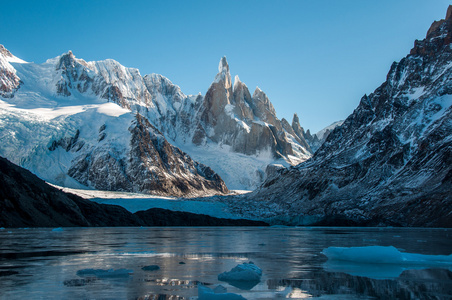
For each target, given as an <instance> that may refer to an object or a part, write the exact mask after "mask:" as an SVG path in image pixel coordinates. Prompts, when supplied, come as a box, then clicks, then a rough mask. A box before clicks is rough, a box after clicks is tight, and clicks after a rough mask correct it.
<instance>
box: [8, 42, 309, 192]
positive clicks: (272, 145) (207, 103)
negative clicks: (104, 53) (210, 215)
mask: <svg viewBox="0 0 452 300" xmlns="http://www.w3.org/2000/svg"><path fill="white" fill-rule="evenodd" d="M6 51H7V50H6V49H5V51H4V52H5V53H9V51H8V52H6ZM8 55H9V56H10V57H12V54H8ZM3 56H4V55H3V54H1V53H0V58H1V57H3ZM5 66H6V67H7V68H10V69H8V70H9V71H10V72H9V73H8V74H9V75H8V76H9V77H7V82H6V83H7V85H6V88H5V89H6V90H7V92H6V93H4V95H3V96H4V97H2V99H1V101H3V102H4V103H2V107H3V108H4V109H7V107H9V108H8V109H7V110H9V111H11V112H14V114H13V115H14V116H15V117H17V118H19V119H20V117H19V116H18V115H19V114H23V115H24V116H27V118H33V117H34V118H36V119H39V120H41V121H44V120H46V121H47V122H50V121H51V122H62V121H63V119H64V118H71V119H73V118H76V119H77V121H76V122H75V123H77V124H78V125H77V126H80V122H85V121H88V118H85V117H81V118H80V116H81V115H83V114H86V115H87V116H88V115H89V116H90V117H93V118H96V116H95V113H96V112H97V113H100V114H106V115H109V116H112V117H114V116H118V117H119V116H121V115H122V114H123V113H124V112H125V111H130V112H131V113H132V114H133V115H136V114H139V115H141V116H142V117H143V118H145V119H146V120H147V121H149V123H150V124H151V125H152V126H154V127H155V128H156V129H157V130H158V131H159V132H160V133H161V134H162V135H163V136H164V137H165V138H166V139H167V140H168V141H169V142H170V143H171V144H173V145H176V146H178V147H179V148H183V149H184V151H186V154H188V155H190V156H192V155H194V156H196V157H197V159H198V160H199V162H201V163H204V164H207V165H209V166H210V167H211V168H212V169H213V170H216V171H217V172H218V173H220V174H222V177H224V178H226V181H227V184H228V185H229V186H230V187H231V188H233V189H244V190H249V189H254V188H256V187H257V186H258V185H259V184H260V183H261V182H262V181H263V180H264V178H265V169H266V166H267V165H268V164H270V163H275V162H280V161H281V160H282V161H285V162H284V164H285V165H286V166H290V165H291V164H292V165H294V164H297V163H299V162H301V161H304V160H306V159H308V158H309V157H310V156H311V150H310V148H309V146H308V144H307V142H304V135H303V134H304V131H303V129H302V128H301V127H300V128H301V131H297V133H296V132H295V131H293V130H289V131H287V130H283V128H282V126H281V122H280V120H279V119H278V118H277V117H276V112H275V110H274V107H273V105H272V104H271V102H270V100H269V99H268V97H267V96H266V95H265V93H264V92H263V91H262V90H260V89H259V88H256V90H255V92H254V93H253V95H251V94H250V92H249V90H248V88H247V86H246V85H245V84H244V83H242V82H241V81H240V79H239V78H238V76H236V80H235V82H234V87H232V85H231V75H230V72H229V65H228V63H227V60H226V57H223V58H221V60H220V64H219V68H218V74H217V75H216V76H215V80H214V82H213V83H212V86H211V87H210V88H209V90H208V91H207V93H206V95H205V96H203V95H201V94H199V95H195V96H193V95H185V94H184V93H183V92H182V91H181V89H180V88H179V87H178V86H177V85H175V84H173V83H172V82H171V81H170V80H169V79H168V78H166V77H164V76H162V75H159V74H149V75H145V76H141V74H140V72H139V70H138V69H135V68H126V67H124V66H122V65H121V64H120V63H118V62H117V61H115V60H112V59H106V60H103V61H91V62H86V61H85V60H83V59H80V58H76V57H75V55H74V53H72V51H68V52H67V53H64V54H62V55H60V56H58V57H56V58H53V59H49V60H47V61H46V63H43V64H34V63H24V64H20V65H19V64H15V65H14V67H13V66H12V65H11V64H9V63H8V62H7V61H5ZM6 67H5V68H6ZM214 87H215V88H214ZM213 91H215V92H213ZM106 103H109V105H110V106H109V108H107V106H106ZM113 103H115V104H117V105H119V106H120V107H121V108H118V107H117V108H113V106H112V105H113ZM93 109H97V110H95V111H93ZM108 110H110V112H108ZM112 110H115V111H116V112H115V113H113V112H112ZM5 113H6V111H5ZM19 119H18V120H19ZM72 123H73V124H72V125H75V123H74V122H72ZM52 126H53V124H52ZM101 126H102V124H99V125H98V129H99V128H100V127H101ZM13 127H14V125H13ZM54 128H55V129H56V130H57V131H59V133H57V134H56V133H52V134H49V135H48V136H49V137H50V136H54V135H55V134H56V137H55V138H56V139H57V140H58V139H61V138H65V139H67V138H70V137H68V136H65V137H64V136H63V137H61V135H62V131H61V129H62V127H61V126H60V125H56V126H54ZM15 130H17V128H16V129H14V132H15ZM77 130H78V128H71V129H70V130H67V132H68V133H71V134H72V135H73V134H75V132H76V131H77ZM99 130H100V129H99ZM80 137H83V134H82V135H81V136H80ZM91 137H92V138H94V135H91ZM100 139H101V138H100V137H99V142H102V141H101V140H100ZM102 139H103V138H102ZM17 142H19V141H17ZM53 142H54V141H48V142H47V143H45V144H48V143H50V144H52V143H53ZM19 143H21V142H19ZM12 144H14V142H12ZM16 145H18V143H16ZM87 145H88V144H86V146H87ZM90 145H91V147H95V146H94V141H93V142H92V143H90ZM42 147H44V148H45V147H46V146H44V145H43V146H42ZM122 148H123V149H126V148H127V147H122ZM12 149H13V148H11V147H9V150H6V149H5V151H6V152H4V153H3V155H5V156H7V157H8V155H10V156H11V158H12V159H13V161H15V162H16V163H20V162H22V164H21V165H22V166H26V165H29V163H30V161H33V160H34V159H35V158H30V157H29V155H30V153H29V152H27V153H25V152H23V151H19V152H20V153H21V154H20V155H19V154H17V153H12V152H14V151H12ZM216 149H222V150H221V152H222V153H224V154H225V155H226V157H228V158H229V159H230V160H231V161H233V162H234V163H232V164H231V163H230V162H229V163H224V162H223V161H222V160H218V159H214V158H213V157H214V156H215V155H214V153H212V152H215V151H216ZM226 150H227V151H226ZM8 151H12V152H10V154H8ZM41 152H42V151H41ZM112 153H116V152H115V151H113V152H112ZM199 153H204V154H203V155H198V154H199ZM263 153H265V155H263ZM267 153H268V155H269V156H268V155H267ZM0 154H1V152H0ZM24 155H25V156H24ZM34 155H36V154H34ZM66 156H67V155H66ZM114 156H116V157H117V154H114ZM66 159H68V156H67V158H66ZM72 159H73V158H72ZM57 161H58V160H57ZM77 161H78V163H80V162H81V161H80V160H77ZM72 163H73V162H71V161H66V162H65V163H64V165H65V166H66V167H64V168H60V167H58V168H57V169H60V170H63V172H65V171H64V170H66V171H68V170H69V169H70V167H67V165H68V164H69V165H70V164H72ZM240 164H244V165H247V166H248V169H247V172H240V171H237V170H236V169H240V167H239V165H240ZM32 165H33V166H34V167H37V164H36V163H33V164H32ZM232 165H235V166H237V167H231V166H232ZM38 173H39V172H38ZM40 174H41V173H40ZM61 178H62V177H61ZM187 178H188V177H187ZM46 179H49V180H50V178H46ZM54 182H57V183H60V184H62V183H63V182H65V180H64V181H61V180H57V181H55V179H54ZM83 184H88V185H90V184H92V183H91V181H84V183H83Z"/></svg>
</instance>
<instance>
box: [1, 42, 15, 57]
mask: <svg viewBox="0 0 452 300" xmlns="http://www.w3.org/2000/svg"><path fill="white" fill-rule="evenodd" d="M0 54H1V55H3V56H5V57H11V56H13V55H12V54H11V52H9V50H8V49H6V48H5V47H4V46H3V45H1V44H0Z"/></svg>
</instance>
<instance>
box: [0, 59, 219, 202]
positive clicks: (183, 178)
mask: <svg viewBox="0 0 452 300" xmlns="http://www.w3.org/2000/svg"><path fill="white" fill-rule="evenodd" d="M0 55H1V57H2V61H6V62H7V63H6V64H4V66H5V67H4V68H5V69H6V70H14V71H11V72H10V73H6V72H3V73H2V74H14V76H16V77H17V78H18V82H19V84H20V85H19V86H18V87H16V88H15V89H14V88H13V89H10V90H9V91H7V92H8V93H9V94H8V95H7V96H8V97H9V98H6V97H2V99H1V100H0V112H1V113H0V126H1V140H2V143H1V145H0V153H1V155H3V156H6V157H7V158H8V159H10V160H12V161H13V162H15V163H17V164H20V165H21V166H23V167H25V168H27V169H29V170H31V171H33V172H34V173H35V174H36V175H38V176H39V177H41V178H43V179H45V180H46V181H49V182H51V183H55V184H58V185H62V186H69V187H70V186H72V187H79V188H80V187H81V188H83V187H84V188H95V189H104V190H119V191H130V192H143V193H153V194H162V195H177V196H198V195H205V194H215V193H226V192H228V190H227V187H226V185H225V184H224V182H223V181H222V179H221V178H220V177H219V176H218V175H217V174H216V173H215V172H214V171H213V170H212V169H210V168H209V167H208V166H205V165H203V164H200V163H198V162H196V161H193V160H192V159H191V158H190V156H189V155H187V154H186V153H184V152H183V151H181V150H180V149H179V148H177V147H174V146H172V145H171V144H170V143H168V141H167V140H166V139H165V137H164V136H163V135H162V134H161V133H160V132H159V131H158V130H157V129H156V128H155V127H154V126H153V125H152V124H151V123H150V122H149V120H148V119H147V118H146V117H145V116H143V115H142V114H140V111H141V107H142V106H140V105H141V103H144V104H145V105H147V106H146V107H150V108H153V106H152V104H153V103H152V102H151V100H150V99H151V95H150V93H149V92H148V91H147V89H142V86H141V84H142V83H143V84H144V79H143V78H142V77H141V76H140V74H139V72H138V70H136V69H127V68H124V67H122V66H121V65H119V64H118V63H116V62H114V61H111V60H107V61H104V62H97V63H86V62H84V61H83V60H78V59H76V58H75V57H74V55H73V54H72V53H71V52H69V53H67V54H65V55H62V56H61V57H58V58H56V59H52V60H48V61H47V62H46V63H44V64H39V65H38V64H33V63H23V62H19V61H17V60H15V61H11V62H9V61H7V60H6V59H5V56H4V55H3V54H0ZM8 78H9V77H8ZM124 79H126V80H124ZM140 80H141V81H140ZM5 86H6V84H5ZM5 90H6V88H5ZM110 101H113V102H114V103H113V102H110ZM118 104H119V105H121V106H122V107H121V106H119V105H118ZM133 106H135V107H136V109H135V110H134V111H131V110H130V107H133ZM143 114H144V115H147V114H148V113H147V112H146V111H144V113H143Z"/></svg>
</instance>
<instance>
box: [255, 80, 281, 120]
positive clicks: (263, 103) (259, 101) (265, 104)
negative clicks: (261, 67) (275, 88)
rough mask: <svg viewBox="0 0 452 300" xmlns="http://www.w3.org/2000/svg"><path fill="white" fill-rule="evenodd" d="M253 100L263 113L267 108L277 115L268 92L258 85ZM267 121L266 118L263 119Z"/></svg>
mask: <svg viewBox="0 0 452 300" xmlns="http://www.w3.org/2000/svg"><path fill="white" fill-rule="evenodd" d="M252 98H253V100H254V102H255V104H256V106H257V107H258V108H259V110H260V111H261V113H262V112H263V111H264V110H267V111H268V112H269V113H270V114H272V115H274V116H275V117H276V111H275V108H274V107H273V104H272V103H271V102H270V99H268V97H267V94H265V93H264V91H262V90H261V89H260V88H259V87H258V86H257V87H256V89H255V90H254V93H253V97H252ZM263 121H266V120H263Z"/></svg>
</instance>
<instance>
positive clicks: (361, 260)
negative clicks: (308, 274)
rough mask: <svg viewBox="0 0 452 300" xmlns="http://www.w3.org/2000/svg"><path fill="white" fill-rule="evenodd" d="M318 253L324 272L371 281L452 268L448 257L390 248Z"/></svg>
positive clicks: (330, 248) (327, 250) (352, 249)
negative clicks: (415, 270)
mask: <svg viewBox="0 0 452 300" xmlns="http://www.w3.org/2000/svg"><path fill="white" fill-rule="evenodd" d="M322 253H323V254H325V255H326V256H327V257H328V261H327V262H326V263H325V264H324V265H323V268H324V269H325V270H326V271H328V272H342V273H347V274H350V275H353V276H361V277H369V278H374V279H391V278H397V277H399V276H400V274H402V272H403V271H406V270H409V269H425V268H431V267H434V268H438V267H444V266H446V267H450V266H452V255H423V254H416V253H403V252H400V251H399V250H397V249H396V248H394V247H392V246H389V247H383V246H369V247H351V248H343V247H329V248H327V249H324V250H323V251H322Z"/></svg>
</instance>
